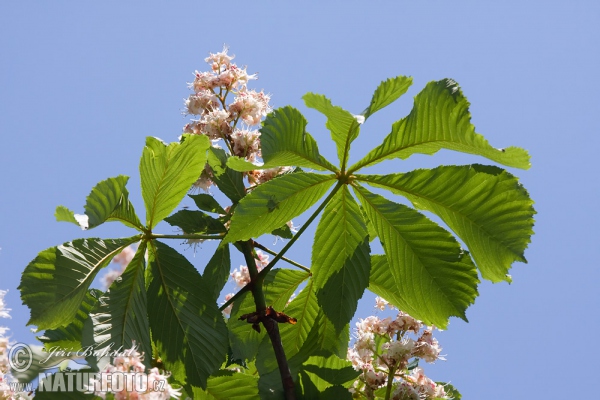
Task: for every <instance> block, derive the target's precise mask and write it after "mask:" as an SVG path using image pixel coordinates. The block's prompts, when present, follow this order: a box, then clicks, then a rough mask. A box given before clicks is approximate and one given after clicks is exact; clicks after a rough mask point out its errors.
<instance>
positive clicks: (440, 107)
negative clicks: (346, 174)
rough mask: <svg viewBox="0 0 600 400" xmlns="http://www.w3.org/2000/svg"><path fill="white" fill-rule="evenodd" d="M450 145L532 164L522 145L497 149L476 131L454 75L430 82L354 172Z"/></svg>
mask: <svg viewBox="0 0 600 400" xmlns="http://www.w3.org/2000/svg"><path fill="white" fill-rule="evenodd" d="M440 149H450V150H455V151H461V152H464V153H469V154H476V155H480V156H483V157H486V158H489V159H490V160H492V161H495V162H498V163H500V164H504V165H507V166H509V167H516V168H524V169H527V168H529V165H530V164H529V154H527V152H526V151H525V150H523V149H521V148H518V147H507V148H505V149H495V148H493V147H492V146H490V144H489V143H488V142H487V140H485V138H484V137H483V136H481V135H479V134H477V133H475V127H474V126H473V125H472V124H471V114H470V113H469V102H468V101H467V99H466V98H465V97H464V96H463V94H462V92H461V90H460V88H459V87H458V84H457V83H456V82H454V81H453V80H451V79H444V80H441V81H437V82H430V83H428V84H427V86H426V87H425V89H423V91H421V93H419V94H418V95H417V96H416V97H415V104H414V107H413V109H412V111H411V112H410V114H409V115H408V116H407V117H405V118H403V119H401V120H400V121H397V122H395V123H394V124H393V126H392V132H391V133H390V134H389V135H388V136H387V137H386V138H385V139H384V140H383V143H382V144H381V145H379V146H377V147H376V148H375V149H373V150H371V151H370V152H369V153H368V154H367V155H366V156H365V157H364V158H363V159H362V160H360V161H358V162H357V163H356V164H355V165H353V166H352V167H350V168H349V171H351V172H354V171H357V170H359V169H360V168H363V167H365V166H368V165H372V164H375V163H378V162H381V161H383V160H388V159H393V158H401V159H406V158H408V157H409V156H411V155H412V154H415V153H422V154H434V153H435V152H437V151H438V150H440Z"/></svg>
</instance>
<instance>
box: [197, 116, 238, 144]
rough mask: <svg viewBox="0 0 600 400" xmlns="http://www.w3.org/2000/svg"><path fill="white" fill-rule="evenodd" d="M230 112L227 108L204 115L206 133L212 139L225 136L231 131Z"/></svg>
mask: <svg viewBox="0 0 600 400" xmlns="http://www.w3.org/2000/svg"><path fill="white" fill-rule="evenodd" d="M229 117H230V114H229V112H228V111H225V110H212V111H209V112H208V113H207V114H205V115H204V118H203V119H202V123H203V124H204V129H203V131H204V133H205V134H206V135H207V136H208V137H209V138H210V139H211V140H217V139H221V138H223V137H225V135H226V134H229V133H230V132H231V126H229V122H231V120H230V119H229Z"/></svg>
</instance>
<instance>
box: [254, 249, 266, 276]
mask: <svg viewBox="0 0 600 400" xmlns="http://www.w3.org/2000/svg"><path fill="white" fill-rule="evenodd" d="M256 257H257V258H256V268H257V269H258V271H259V272H260V271H261V270H262V269H263V268H264V267H266V266H267V265H269V255H268V254H267V253H264V252H262V251H261V250H256Z"/></svg>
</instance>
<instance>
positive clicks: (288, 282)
mask: <svg viewBox="0 0 600 400" xmlns="http://www.w3.org/2000/svg"><path fill="white" fill-rule="evenodd" d="M309 277H310V273H308V272H306V271H298V270H294V269H287V268H276V269H273V270H271V271H269V273H268V274H267V276H266V277H265V280H264V283H263V292H264V294H265V300H266V302H267V305H268V306H272V307H273V308H274V309H275V310H277V311H281V310H283V309H284V308H285V306H286V305H287V302H288V301H289V299H290V297H291V296H292V294H294V292H295V291H296V289H297V288H298V286H299V285H300V284H301V283H302V282H304V281H305V280H307V279H308V278H309Z"/></svg>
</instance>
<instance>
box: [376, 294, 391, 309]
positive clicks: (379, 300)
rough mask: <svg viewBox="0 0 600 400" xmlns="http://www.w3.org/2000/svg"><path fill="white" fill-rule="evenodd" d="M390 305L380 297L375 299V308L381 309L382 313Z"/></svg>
mask: <svg viewBox="0 0 600 400" xmlns="http://www.w3.org/2000/svg"><path fill="white" fill-rule="evenodd" d="M389 304H390V303H388V302H387V301H386V300H385V299H384V298H381V297H379V296H377V297H375V308H378V309H380V310H381V311H383V310H385V306H388V305H389Z"/></svg>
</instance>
